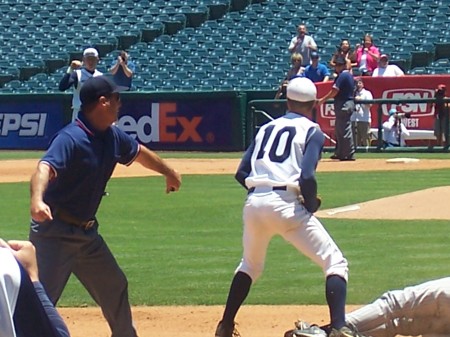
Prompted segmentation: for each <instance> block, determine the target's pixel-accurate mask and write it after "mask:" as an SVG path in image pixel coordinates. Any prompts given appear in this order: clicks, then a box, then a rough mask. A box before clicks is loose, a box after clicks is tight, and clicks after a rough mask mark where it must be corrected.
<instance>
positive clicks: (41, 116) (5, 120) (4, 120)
mask: <svg viewBox="0 0 450 337" xmlns="http://www.w3.org/2000/svg"><path fill="white" fill-rule="evenodd" d="M46 121H47V114H46V113H24V114H20V113H0V137H8V135H9V134H10V133H13V132H16V133H18V135H19V137H33V136H44V131H45V123H46Z"/></svg>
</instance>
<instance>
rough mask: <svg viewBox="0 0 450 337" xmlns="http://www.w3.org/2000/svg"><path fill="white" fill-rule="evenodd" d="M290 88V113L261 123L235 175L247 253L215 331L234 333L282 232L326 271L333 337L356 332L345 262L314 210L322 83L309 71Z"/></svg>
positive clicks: (219, 336) (222, 336)
mask: <svg viewBox="0 0 450 337" xmlns="http://www.w3.org/2000/svg"><path fill="white" fill-rule="evenodd" d="M286 91H287V108H288V111H287V113H286V114H285V115H284V116H282V117H279V118H277V119H275V120H273V121H271V122H269V123H267V124H265V125H263V126H261V128H260V129H259V131H258V133H257V135H256V137H255V139H254V140H253V142H252V143H251V145H250V147H249V148H248V149H247V151H246V152H245V154H244V156H243V158H242V161H241V163H240V165H239V167H238V170H237V172H236V175H235V178H236V180H237V181H238V182H239V183H240V184H241V185H242V186H243V187H244V188H245V189H246V190H247V193H248V196H247V199H246V201H245V205H244V209H243V221H244V232H243V249H244V251H243V257H242V260H241V262H240V264H239V266H238V267H237V269H236V271H235V275H234V278H233V281H232V283H231V288H230V291H229V294H228V299H227V302H226V306H225V310H224V313H223V316H222V319H221V320H220V321H219V323H218V325H217V328H216V332H215V336H216V337H231V336H232V335H233V333H236V332H235V322H234V320H235V317H236V315H237V312H238V310H239V308H240V307H241V305H242V304H243V302H244V300H245V299H246V297H247V295H248V294H249V292H250V287H251V285H252V284H253V283H254V282H255V281H256V280H257V279H258V277H260V276H261V274H262V272H263V269H264V263H265V258H266V253H267V248H268V246H269V243H270V241H271V239H272V238H273V237H274V236H276V235H280V236H281V237H283V238H284V239H285V240H286V241H287V242H289V243H290V244H291V245H292V246H294V247H295V248H296V249H297V250H298V251H299V252H301V253H302V254H304V255H305V256H307V257H308V258H310V259H311V260H312V261H313V262H314V263H316V264H317V265H318V266H320V268H321V269H322V270H323V273H324V275H325V278H326V280H325V285H326V299H327V303H328V306H329V309H330V316H331V320H330V324H331V326H332V331H331V333H330V336H331V337H356V336H358V335H357V333H356V332H355V331H353V330H352V329H351V328H350V327H348V326H346V324H345V303H346V293H347V279H348V263H347V260H346V258H345V257H344V255H343V254H342V252H341V250H340V249H339V248H338V246H337V245H336V243H335V242H334V241H333V239H332V238H331V237H330V235H329V234H328V232H327V231H326V229H325V228H324V227H323V225H322V224H321V223H320V221H319V220H318V219H317V218H316V217H315V216H314V212H316V211H317V210H318V209H319V207H320V204H321V201H320V198H318V196H317V181H316V178H315V172H316V167H317V164H318V162H319V160H320V158H321V153H322V148H323V144H324V140H325V136H324V134H323V132H322V131H321V130H320V127H319V125H318V124H316V123H314V122H313V121H312V120H311V119H312V110H313V107H314V106H315V104H316V95H317V89H316V86H315V85H314V83H313V82H312V81H311V80H309V79H307V78H304V77H303V78H294V79H292V80H291V81H290V82H289V84H288V86H287V89H286ZM296 282H297V281H296Z"/></svg>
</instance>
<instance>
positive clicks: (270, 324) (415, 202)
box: [0, 159, 450, 337]
mask: <svg viewBox="0 0 450 337" xmlns="http://www.w3.org/2000/svg"><path fill="white" fill-rule="evenodd" d="M167 161H168V162H169V163H170V164H171V165H172V166H173V167H175V168H177V170H178V171H179V172H180V173H181V174H184V175H186V174H232V173H234V172H235V170H236V167H237V165H238V162H239V161H238V160H237V159H220V160H214V159H167ZM36 163H37V160H15V161H12V160H6V161H0V182H18V181H29V179H30V176H31V174H32V172H33V170H34V168H35V167H36ZM440 168H450V160H419V161H417V162H410V163H402V162H400V163H388V162H386V161H385V160H384V159H370V160H357V161H355V162H335V161H331V160H322V161H321V162H320V163H319V166H318V171H319V172H327V171H382V170H389V171H393V170H428V169H440ZM149 175H153V173H152V172H150V171H148V170H145V169H144V168H143V167H141V166H140V165H139V164H136V165H131V166H130V167H123V166H119V167H117V169H116V171H115V172H114V175H113V177H115V178H120V177H139V176H149ZM436 192H437V188H434V189H427V190H424V191H418V192H414V193H409V194H404V195H400V196H395V197H391V198H385V199H379V200H374V201H370V202H366V203H361V204H357V205H349V207H347V208H346V209H345V208H344V209H342V208H341V209H335V210H322V211H320V212H319V213H318V215H319V216H321V217H345V218H371V219H375V218H387V219H398V218H399V216H401V218H402V219H418V218H420V217H422V215H423V214H427V217H426V218H427V219H429V218H430V216H429V214H434V218H436V219H450V208H449V207H444V204H443V203H444V201H447V200H449V199H450V188H449V187H441V188H439V192H438V193H436ZM393 205H395V207H394V206H393ZM399 205H400V206H402V207H404V209H402V210H400V209H399ZM380 207H382V208H381V209H383V213H382V214H379V211H377V210H379V209H380ZM424 210H426V212H425V211H424ZM224 296H225V294H224ZM354 308H356V307H355V306H349V307H348V308H347V310H352V309H354ZM222 310H223V307H222V306H194V307H190V306H182V307H134V308H133V318H134V321H135V325H136V327H137V329H138V333H139V336H140V337H147V336H158V337H169V336H170V337H172V336H180V335H181V336H183V337H203V336H205V337H207V336H209V337H212V335H213V333H214V329H215V326H216V324H217V320H218V319H219V318H220V316H221V314H222ZM59 311H60V312H61V314H62V315H63V317H64V319H65V321H66V322H67V324H68V327H69V329H70V332H71V335H72V337H85V336H95V337H107V336H110V332H109V328H108V325H107V324H106V322H105V320H104V318H103V316H102V314H101V312H100V310H99V309H98V308H59ZM300 317H301V318H302V319H304V320H308V321H312V322H316V323H319V324H321V323H325V322H324V320H325V319H326V318H327V317H328V308H327V307H325V306H243V307H242V309H241V310H240V311H239V314H238V317H237V321H238V322H239V323H240V325H239V326H238V329H239V331H240V332H241V334H242V336H244V337H256V336H258V337H261V336H262V337H282V334H283V333H284V331H285V330H287V329H290V328H292V327H293V322H294V321H295V320H296V319H297V318H300Z"/></svg>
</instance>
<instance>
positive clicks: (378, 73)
mask: <svg viewBox="0 0 450 337" xmlns="http://www.w3.org/2000/svg"><path fill="white" fill-rule="evenodd" d="M404 75H405V73H404V72H403V70H401V69H400V67H399V66H397V65H396V64H389V57H388V56H387V55H386V54H383V55H381V56H380V58H379V60H378V67H377V68H375V69H374V71H373V73H372V76H373V77H395V76H404Z"/></svg>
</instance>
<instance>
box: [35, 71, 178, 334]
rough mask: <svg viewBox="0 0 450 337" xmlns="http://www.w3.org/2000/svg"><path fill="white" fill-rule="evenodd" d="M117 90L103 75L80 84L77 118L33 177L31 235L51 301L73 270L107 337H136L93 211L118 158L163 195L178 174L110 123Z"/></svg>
mask: <svg viewBox="0 0 450 337" xmlns="http://www.w3.org/2000/svg"><path fill="white" fill-rule="evenodd" d="M120 90H121V88H119V87H117V86H116V85H115V84H114V82H112V80H110V79H108V78H107V77H106V76H97V77H91V78H90V79H88V80H86V82H85V83H84V84H83V86H82V87H81V91H80V101H81V103H82V105H81V112H80V114H79V118H78V119H76V120H75V121H74V122H73V123H71V124H69V125H67V126H66V127H65V128H63V129H62V130H60V131H59V132H58V133H57V135H56V136H55V137H54V138H53V140H52V141H51V144H50V146H49V148H48V150H47V152H46V153H45V154H44V157H43V158H42V159H41V160H40V161H39V163H38V166H37V169H36V171H35V172H34V174H33V176H32V177H31V186H30V191H31V202H30V212H31V218H32V220H31V230H30V240H31V241H32V242H33V244H34V245H35V246H36V253H37V261H38V265H39V272H40V277H41V282H42V284H43V285H44V287H45V289H46V290H47V292H48V294H49V297H50V300H51V301H52V302H53V304H56V303H57V302H58V299H59V297H60V296H61V294H62V292H63V289H64V287H65V285H66V283H67V281H68V279H69V277H70V275H71V274H72V273H73V274H74V275H75V276H76V277H77V278H78V279H79V280H80V282H81V283H82V284H83V286H84V287H85V288H86V289H87V290H88V292H89V294H90V295H91V296H92V298H93V299H94V300H95V301H96V303H98V304H99V305H100V307H101V309H102V312H103V315H104V316H105V318H106V320H107V321H108V324H109V326H110V328H111V331H112V337H136V331H135V329H134V327H133V324H132V320H131V308H130V304H129V301H128V281H127V279H126V276H125V274H124V273H123V271H122V270H121V268H120V267H119V265H118V264H117V261H116V260H115V258H114V256H113V255H112V253H111V251H110V250H109V248H108V246H107V244H106V242H105V241H104V240H103V238H102V236H101V235H100V234H99V233H98V227H99V223H98V221H97V217H96V213H97V209H98V207H99V206H100V202H101V200H102V197H103V194H104V191H105V187H106V184H107V182H108V180H109V178H110V177H111V175H112V173H113V171H114V168H115V166H116V164H118V163H120V164H122V165H130V164H131V163H133V162H134V161H136V162H138V163H140V164H142V165H143V166H144V167H145V168H148V169H151V170H154V171H156V172H158V173H160V174H162V175H164V176H165V178H166V193H169V192H171V191H177V190H178V189H179V188H180V185H181V177H180V175H179V174H178V173H177V172H176V171H175V170H173V169H172V168H171V167H169V166H168V165H167V164H166V163H165V162H164V161H163V160H162V159H161V158H160V157H159V156H157V155H156V154H155V153H154V152H153V151H150V150H149V149H147V148H146V147H145V146H142V145H140V144H139V143H138V142H137V141H136V140H135V139H134V138H132V137H131V136H129V135H128V134H126V133H125V132H123V131H122V130H120V129H119V128H118V127H116V126H115V125H114V122H115V121H116V120H117V117H118V113H119V109H120V107H121V101H120V95H119V93H118V91H120Z"/></svg>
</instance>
